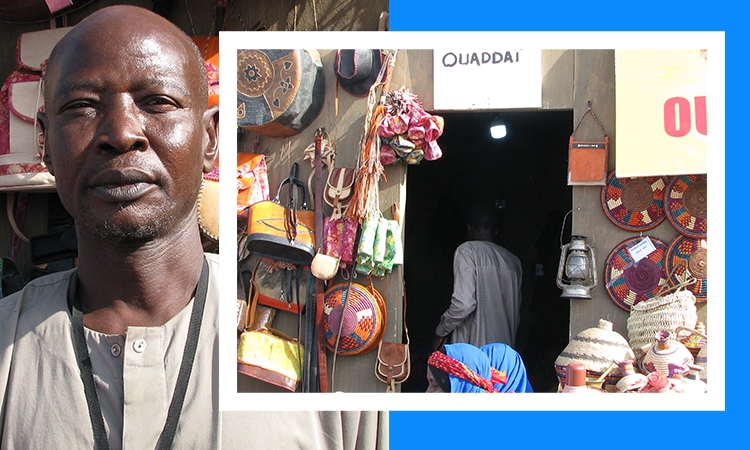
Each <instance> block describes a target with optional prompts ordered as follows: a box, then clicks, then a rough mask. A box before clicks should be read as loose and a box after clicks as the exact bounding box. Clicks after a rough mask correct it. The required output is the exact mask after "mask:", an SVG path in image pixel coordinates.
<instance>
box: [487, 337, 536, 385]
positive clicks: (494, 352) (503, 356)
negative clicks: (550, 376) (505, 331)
mask: <svg viewBox="0 0 750 450" xmlns="http://www.w3.org/2000/svg"><path fill="white" fill-rule="evenodd" d="M480 350H481V351H482V352H484V354H485V355H487V358H488V359H489V360H490V364H492V367H494V368H495V369H497V370H499V371H500V372H505V375H506V376H507V377H508V382H507V383H506V384H495V389H497V390H498V391H499V392H534V390H533V389H532V388H531V383H529V380H528V378H527V377H526V366H525V365H524V364H523V360H522V359H521V355H519V354H518V352H516V351H515V350H513V349H512V348H511V347H510V346H509V345H507V344H500V343H498V344H487V345H484V346H482V347H480Z"/></svg>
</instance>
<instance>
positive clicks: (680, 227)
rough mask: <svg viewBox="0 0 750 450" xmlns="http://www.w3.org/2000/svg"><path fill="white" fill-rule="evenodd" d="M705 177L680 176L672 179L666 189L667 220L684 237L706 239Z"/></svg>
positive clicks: (706, 203)
mask: <svg viewBox="0 0 750 450" xmlns="http://www.w3.org/2000/svg"><path fill="white" fill-rule="evenodd" d="M707 186H708V182H707V181H706V175H682V176H678V177H674V178H672V181H670V182H669V186H668V187H667V196H666V203H667V204H666V206H665V208H666V210H667V219H669V222H670V223H671V224H672V226H674V227H675V229H676V230H677V231H679V232H680V233H681V234H684V235H685V236H688V237H692V238H697V239H703V238H705V237H706V229H707V223H706V217H707V213H706V211H707V205H708V199H707V191H708V189H707Z"/></svg>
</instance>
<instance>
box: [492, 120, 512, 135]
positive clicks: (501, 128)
mask: <svg viewBox="0 0 750 450" xmlns="http://www.w3.org/2000/svg"><path fill="white" fill-rule="evenodd" d="M490 134H491V135H492V138H493V139H502V138H504V137H505V136H506V135H507V134H508V130H507V129H506V127H505V122H503V121H502V120H493V121H492V123H491V124H490Z"/></svg>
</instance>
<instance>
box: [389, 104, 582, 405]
mask: <svg viewBox="0 0 750 450" xmlns="http://www.w3.org/2000/svg"><path fill="white" fill-rule="evenodd" d="M441 115H442V116H443V117H444V119H445V132H444V134H443V135H442V136H441V138H440V139H439V141H438V142H439V144H440V146H441V148H442V150H443V157H442V158H441V159H439V160H436V161H424V162H422V163H421V164H419V165H415V166H409V168H408V171H407V190H406V192H407V194H406V195H407V202H406V221H405V225H404V226H405V240H404V258H405V260H404V279H405V281H406V291H407V301H408V307H407V326H408V329H409V336H410V339H411V351H412V359H413V362H412V374H411V377H410V379H409V380H408V381H407V382H406V383H404V385H403V387H402V390H403V391H404V392H423V391H424V390H425V389H426V387H427V384H426V379H425V370H426V359H427V357H428V356H429V347H430V339H431V337H432V333H433V331H434V330H435V327H436V326H437V324H438V322H439V320H440V316H441V314H442V313H443V312H444V311H445V310H446V309H447V307H448V305H449V304H450V298H451V293H452V288H453V252H454V250H455V249H456V247H457V246H458V245H459V244H460V243H462V242H463V241H464V239H465V225H464V222H463V219H462V211H463V210H464V209H465V207H466V206H467V205H469V204H470V203H471V202H473V201H477V200H483V201H489V202H492V203H493V204H495V205H496V207H497V208H498V209H499V211H500V213H501V217H502V219H503V221H502V229H501V231H500V236H499V238H498V241H497V243H498V244H500V245H502V246H504V247H506V248H507V249H509V250H510V251H512V252H513V253H514V254H516V255H517V256H518V257H519V259H520V260H521V264H522V265H523V271H524V274H523V286H522V290H523V306H522V317H521V325H520V329H519V332H518V336H517V339H516V340H517V343H516V347H517V348H516V349H517V350H518V351H519V353H521V356H522V357H523V359H524V362H525V364H526V367H527V370H528V372H529V378H530V380H531V383H532V386H533V387H534V389H535V391H537V392H547V391H550V390H553V389H554V388H556V387H557V380H556V377H555V371H554V361H555V359H556V358H557V356H558V355H559V354H560V352H562V350H563V349H564V348H565V346H566V345H567V343H568V327H569V315H570V307H569V302H568V301H566V300H563V299H560V298H559V297H560V290H559V289H558V288H557V286H556V284H555V276H556V274H557V266H558V260H559V255H560V234H561V226H562V224H563V217H564V216H565V214H566V213H567V212H568V211H570V209H571V205H572V188H571V187H570V186H568V185H567V156H568V151H567V148H568V139H569V137H570V133H571V131H572V126H573V113H572V111H540V112H501V113H499V116H498V117H499V118H500V119H502V120H503V121H504V122H505V123H506V126H507V129H508V134H507V136H506V137H505V138H503V139H500V140H495V139H492V137H491V136H490V132H489V124H490V122H491V121H492V120H493V118H494V116H493V113H491V112H481V113H479V112H475V113H448V114H441ZM566 225H567V226H566V228H567V229H566V230H564V231H563V240H564V242H568V240H569V236H570V220H568V221H567V222H566Z"/></svg>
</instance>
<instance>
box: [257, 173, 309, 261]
mask: <svg viewBox="0 0 750 450" xmlns="http://www.w3.org/2000/svg"><path fill="white" fill-rule="evenodd" d="M284 187H287V194H288V201H287V203H286V206H282V205H281V200H280V197H281V193H282V189H283V188H284ZM247 230H248V231H247V249H248V250H249V251H250V252H251V253H253V254H256V255H260V256H265V257H268V258H272V259H277V260H279V261H286V262H289V263H292V264H297V265H303V266H309V265H310V263H311V262H312V259H313V256H315V211H313V210H312V209H309V208H308V206H307V191H306V189H305V184H304V183H303V182H302V181H300V180H299V179H298V178H297V163H294V164H293V165H292V169H291V172H290V174H289V178H287V179H285V180H284V181H282V182H281V184H280V185H279V189H278V191H277V192H276V197H275V198H274V199H273V200H267V201H261V202H258V203H255V204H253V205H251V206H250V213H249V217H248V226H247Z"/></svg>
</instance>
